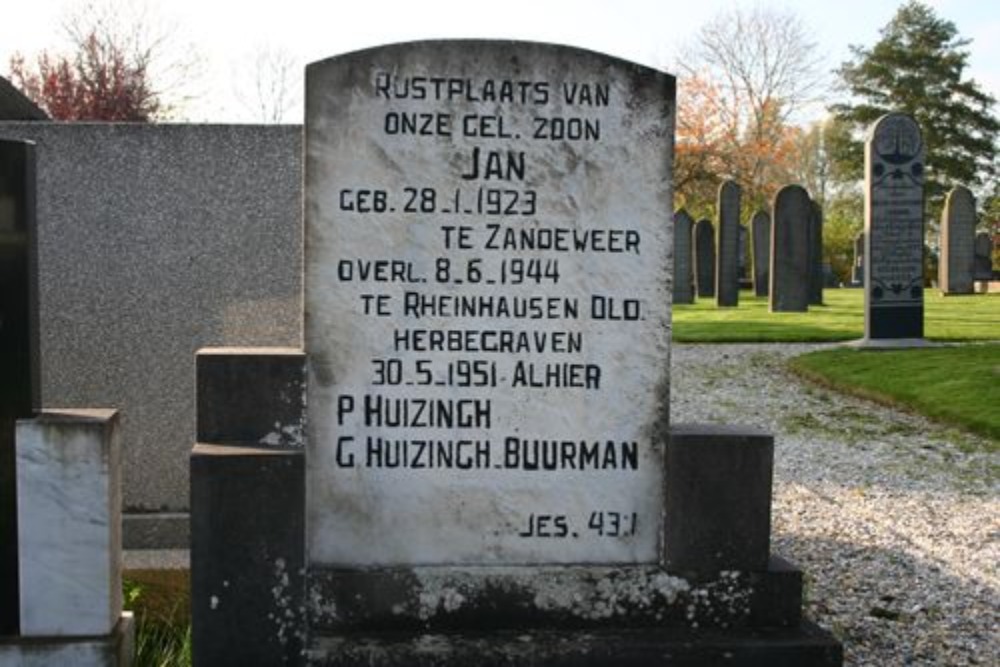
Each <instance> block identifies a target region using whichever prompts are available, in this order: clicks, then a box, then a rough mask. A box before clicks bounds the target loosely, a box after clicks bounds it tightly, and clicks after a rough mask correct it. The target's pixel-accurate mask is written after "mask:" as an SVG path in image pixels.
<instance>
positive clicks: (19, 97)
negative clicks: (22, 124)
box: [0, 76, 49, 120]
mask: <svg viewBox="0 0 1000 667" xmlns="http://www.w3.org/2000/svg"><path fill="white" fill-rule="evenodd" d="M48 119H49V117H48V115H47V114H46V113H45V112H44V111H42V110H41V109H40V108H38V105H37V104H35V103H34V102H32V101H31V100H29V99H28V98H27V97H25V95H24V93H22V92H21V91H20V90H18V89H17V88H15V87H14V84H12V83H11V82H10V81H8V80H7V79H5V78H3V77H2V76H0V120H48Z"/></svg>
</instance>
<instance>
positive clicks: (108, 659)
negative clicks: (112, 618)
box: [0, 611, 135, 667]
mask: <svg viewBox="0 0 1000 667" xmlns="http://www.w3.org/2000/svg"><path fill="white" fill-rule="evenodd" d="M134 657H135V618H134V617H133V616H132V612H130V611H126V612H122V615H121V618H120V619H119V620H118V623H117V625H115V627H114V630H113V631H112V632H111V634H109V635H105V636H98V637H0V667H24V666H31V665H73V666H74V667H128V666H129V665H131V664H132V662H133V659H134Z"/></svg>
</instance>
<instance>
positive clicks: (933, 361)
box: [790, 343, 1000, 451]
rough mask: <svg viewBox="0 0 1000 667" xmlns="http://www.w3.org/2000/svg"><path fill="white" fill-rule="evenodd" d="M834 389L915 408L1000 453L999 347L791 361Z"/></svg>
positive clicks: (851, 353)
mask: <svg viewBox="0 0 1000 667" xmlns="http://www.w3.org/2000/svg"><path fill="white" fill-rule="evenodd" d="M790 363H791V367H792V369H793V370H795V371H796V372H798V373H799V374H801V375H803V376H805V377H807V378H810V379H813V380H815V381H818V382H821V383H823V384H826V385H828V386H831V387H833V388H835V389H838V390H841V391H845V392H848V393H851V394H855V395H859V396H863V397H865V398H870V399H874V400H876V401H879V402H882V403H887V404H891V405H894V406H899V407H903V408H907V409H912V410H915V411H917V412H920V413H921V414H924V415H926V416H928V417H930V418H932V419H935V420H938V421H942V422H946V423H950V424H955V425H958V426H961V427H964V428H966V429H968V430H970V431H973V432H975V433H979V434H981V435H984V436H986V437H988V438H990V439H991V440H992V441H993V447H992V449H993V450H994V451H995V450H997V449H1000V343H989V344H969V345H957V346H946V347H934V348H917V349H908V350H856V349H853V348H836V349H831V350H821V351H818V352H812V353H809V354H805V355H802V356H799V357H796V358H795V359H792V360H791V362H790Z"/></svg>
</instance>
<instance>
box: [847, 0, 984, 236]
mask: <svg viewBox="0 0 1000 667" xmlns="http://www.w3.org/2000/svg"><path fill="white" fill-rule="evenodd" d="M969 43H970V41H969V40H968V39H963V38H962V37H960V36H959V34H958V30H957V28H956V27H955V24H954V23H952V22H951V21H947V20H945V19H942V18H939V17H938V16H937V15H936V14H935V13H934V11H933V9H931V8H930V7H929V6H927V5H925V4H923V3H921V2H916V1H913V0H911V1H910V2H907V3H906V4H905V5H903V6H902V7H900V8H899V10H898V11H897V12H896V15H895V16H894V17H893V18H892V20H891V21H890V22H889V23H888V24H887V25H886V26H885V27H883V28H882V30H881V38H880V39H879V41H878V42H877V43H876V44H875V45H874V46H872V47H871V48H865V47H863V46H852V47H851V52H852V54H853V58H852V59H851V60H850V61H848V62H845V63H843V65H841V67H840V69H839V70H838V76H839V78H840V81H841V83H842V84H843V87H844V89H845V90H846V92H848V93H849V94H850V99H849V100H848V101H845V102H842V103H840V104H836V105H834V106H833V107H832V108H831V110H832V111H833V112H834V114H835V115H836V116H837V118H838V119H839V120H840V121H841V122H843V123H845V124H848V125H849V126H850V127H851V128H852V129H853V132H852V133H849V134H846V135H844V136H843V137H842V141H841V143H840V145H838V146H835V147H834V151H833V152H834V154H835V156H836V159H837V161H838V162H839V164H840V165H841V166H842V168H843V170H844V171H845V172H847V173H849V174H850V175H852V176H853V177H854V178H858V179H859V178H861V177H862V171H863V165H864V158H863V152H862V151H863V140H864V136H865V132H866V131H867V128H868V127H869V126H870V125H871V124H872V123H873V122H874V121H875V120H877V119H878V118H879V117H880V116H882V115H883V114H886V113H888V112H890V111H902V112H905V113H908V114H910V115H911V116H913V118H914V119H915V120H916V121H917V123H918V124H919V125H920V129H921V131H922V133H923V138H924V143H925V145H926V156H927V164H926V171H925V178H926V180H925V183H926V192H927V195H928V200H929V202H930V206H929V207H928V208H929V210H928V214H929V216H930V219H931V220H932V221H934V220H936V219H937V217H938V216H939V213H940V210H941V206H942V202H943V197H944V194H945V193H946V192H947V190H948V189H950V187H951V186H953V185H957V184H962V185H966V186H968V187H972V188H975V187H976V186H981V185H982V184H983V183H984V181H985V180H987V179H988V178H989V177H990V175H991V174H992V173H993V172H994V169H995V166H994V162H993V160H994V154H995V150H996V139H997V133H998V131H1000V122H998V121H997V119H996V117H995V116H994V115H993V112H992V108H993V105H994V103H995V100H994V99H993V98H992V97H991V96H990V95H988V94H987V93H985V92H983V91H982V90H981V89H980V87H979V85H978V84H977V83H976V82H975V81H974V80H972V79H968V78H966V77H965V69H966V67H967V65H968V59H969V52H968V51H967V50H966V48H965V47H966V46H968V45H969Z"/></svg>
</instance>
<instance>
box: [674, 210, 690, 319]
mask: <svg viewBox="0 0 1000 667" xmlns="http://www.w3.org/2000/svg"><path fill="white" fill-rule="evenodd" d="M693 229H694V220H693V219H692V218H691V216H690V215H688V212H687V211H685V210H684V209H681V210H679V211H677V213H675V214H674V300H673V302H674V303H694V263H693V262H692V258H691V252H692V242H693V239H692V237H691V232H692V230H693Z"/></svg>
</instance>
